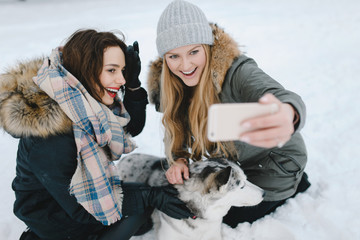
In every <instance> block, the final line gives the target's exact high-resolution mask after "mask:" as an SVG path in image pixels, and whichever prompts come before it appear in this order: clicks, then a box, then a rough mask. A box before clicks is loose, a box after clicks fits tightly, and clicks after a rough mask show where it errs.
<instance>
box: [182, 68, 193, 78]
mask: <svg viewBox="0 0 360 240" xmlns="http://www.w3.org/2000/svg"><path fill="white" fill-rule="evenodd" d="M196 69H197V67H196V68H195V69H194V70H192V71H190V72H183V71H180V72H181V73H182V74H184V75H185V76H186V77H192V76H193V75H194V74H195V72H196Z"/></svg>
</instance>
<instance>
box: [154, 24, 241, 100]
mask: <svg viewBox="0 0 360 240" xmlns="http://www.w3.org/2000/svg"><path fill="white" fill-rule="evenodd" d="M210 26H211V28H212V32H213V36H214V45H213V46H212V48H211V49H212V50H211V51H212V56H211V63H210V69H211V77H212V81H213V83H214V84H215V87H216V90H217V92H218V93H220V91H221V87H222V84H223V82H224V79H225V75H226V73H227V71H228V69H229V68H230V67H231V64H232V63H233V61H234V59H235V58H237V57H239V56H240V54H241V53H240V50H239V48H238V44H237V43H236V42H235V41H234V40H233V39H232V38H231V37H230V36H229V34H227V33H225V32H224V30H223V29H222V28H220V27H218V26H217V25H216V24H210ZM162 64H163V59H162V58H161V57H158V58H157V59H156V60H155V61H152V62H150V69H149V74H148V79H147V87H148V91H149V98H150V102H151V103H153V104H156V105H159V103H160V78H161V71H162Z"/></svg>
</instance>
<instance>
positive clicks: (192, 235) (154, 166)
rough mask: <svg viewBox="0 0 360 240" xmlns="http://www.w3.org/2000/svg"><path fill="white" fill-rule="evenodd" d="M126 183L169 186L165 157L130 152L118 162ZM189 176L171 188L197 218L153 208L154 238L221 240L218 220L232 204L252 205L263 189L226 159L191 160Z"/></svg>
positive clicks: (259, 199)
mask: <svg viewBox="0 0 360 240" xmlns="http://www.w3.org/2000/svg"><path fill="white" fill-rule="evenodd" d="M117 167H118V169H119V173H120V177H121V178H122V179H123V181H125V182H144V183H147V184H149V185H150V186H164V185H168V184H169V183H168V181H167V180H166V177H165V169H167V163H166V159H165V158H158V157H156V156H151V155H146V154H132V155H128V156H126V157H124V158H123V159H122V160H120V161H119V163H118V164H117ZM189 171H190V178H189V179H188V180H185V181H184V184H177V185H174V187H175V188H176V189H177V190H178V191H179V196H178V197H179V198H180V199H181V200H182V201H183V202H185V203H186V205H187V207H188V208H189V209H190V210H191V211H192V212H193V213H194V214H195V215H196V216H197V217H198V218H197V219H195V220H193V219H190V218H189V219H183V220H177V219H174V218H171V217H169V216H167V215H166V214H164V213H162V212H160V211H157V210H155V211H154V213H153V216H152V217H153V221H154V228H155V233H156V239H159V240H162V239H164V240H165V239H172V240H185V239H197V240H200V239H206V240H211V239H214V240H215V239H216V240H219V239H222V237H221V223H222V218H223V216H225V215H226V213H227V212H228V210H229V209H230V207H231V206H238V207H240V206H252V205H256V204H258V203H260V202H261V201H262V199H263V191H262V190H261V189H260V188H259V187H257V186H255V185H253V184H252V183H250V182H249V181H247V180H246V176H245V174H244V172H243V171H242V170H241V168H240V167H239V166H238V165H237V164H236V163H233V162H230V161H227V160H226V159H222V158H216V159H209V160H205V161H201V162H195V163H192V164H191V165H190V167H189Z"/></svg>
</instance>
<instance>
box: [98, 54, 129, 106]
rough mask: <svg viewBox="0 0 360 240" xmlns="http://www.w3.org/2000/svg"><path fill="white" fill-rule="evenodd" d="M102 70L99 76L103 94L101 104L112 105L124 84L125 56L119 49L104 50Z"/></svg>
mask: <svg viewBox="0 0 360 240" xmlns="http://www.w3.org/2000/svg"><path fill="white" fill-rule="evenodd" d="M103 61H104V63H103V69H102V71H101V74H100V76H99V79H100V82H101V85H102V86H103V87H104V88H105V93H104V94H101V95H102V97H101V101H102V103H103V104H105V105H107V106H109V105H111V104H113V102H114V98H115V96H116V94H117V92H118V91H119V90H120V87H121V86H122V85H124V84H125V78H124V75H123V71H124V69H125V55H124V52H123V51H122V50H121V48H120V47H108V48H106V49H105V50H104V60H103Z"/></svg>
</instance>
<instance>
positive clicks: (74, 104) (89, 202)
mask: <svg viewBox="0 0 360 240" xmlns="http://www.w3.org/2000/svg"><path fill="white" fill-rule="evenodd" d="M33 80H34V82H35V83H36V84H37V85H38V86H39V87H40V88H41V89H42V90H43V91H45V92H46V93H47V95H49V96H50V97H51V98H52V99H54V100H55V101H56V102H57V103H58V104H59V106H60V107H61V109H62V110H63V111H64V112H65V114H66V115H67V116H68V117H69V118H70V119H71V120H72V122H73V131H74V137H75V143H76V148H77V168H76V171H75V173H74V175H73V177H72V179H71V183H70V193H71V194H73V195H74V196H75V197H76V199H77V201H78V202H79V203H80V204H81V205H82V206H83V207H84V208H85V209H86V210H87V211H88V212H89V213H90V214H91V215H93V216H94V217H95V218H96V219H97V220H98V221H100V222H101V223H102V224H103V225H110V224H112V223H114V222H116V221H117V220H119V219H121V217H122V214H121V207H122V197H123V196H122V190H121V187H120V183H121V181H120V178H119V176H118V173H117V170H116V167H115V165H114V163H113V162H112V161H113V160H118V159H119V158H120V157H121V154H122V153H128V152H131V151H132V150H134V148H135V144H134V143H133V142H132V141H131V139H130V136H129V135H128V134H126V133H125V132H124V129H123V127H124V126H125V125H126V124H127V123H128V122H129V119H130V117H129V114H128V113H127V112H126V110H125V108H124V106H123V104H122V102H121V101H120V99H119V98H118V97H117V98H116V99H115V103H116V104H114V105H115V107H113V108H112V109H111V110H110V109H109V108H108V107H107V106H105V105H103V104H101V103H99V102H98V101H96V100H95V99H94V98H93V97H91V95H90V94H89V93H88V92H87V91H86V89H85V88H84V87H83V85H82V84H81V83H80V82H79V81H78V80H77V79H76V78H75V77H74V76H73V75H72V74H71V73H70V72H68V71H67V70H66V69H65V68H64V67H63V66H62V53H61V51H60V49H59V48H57V49H54V50H53V51H52V54H51V56H50V58H46V59H45V60H44V63H43V65H42V66H41V68H40V69H39V71H38V75H37V76H36V77H34V79H33ZM104 149H108V150H109V152H110V154H106V152H105V151H104ZM109 158H110V159H109Z"/></svg>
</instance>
